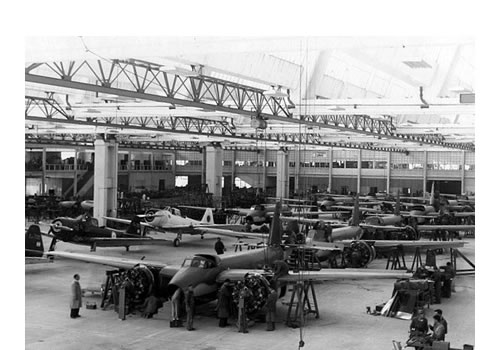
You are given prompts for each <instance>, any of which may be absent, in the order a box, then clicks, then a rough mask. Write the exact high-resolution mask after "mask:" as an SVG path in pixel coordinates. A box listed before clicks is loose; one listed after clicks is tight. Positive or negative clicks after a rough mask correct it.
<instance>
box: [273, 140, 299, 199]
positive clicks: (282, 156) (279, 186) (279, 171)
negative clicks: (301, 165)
mask: <svg viewBox="0 0 500 350" xmlns="http://www.w3.org/2000/svg"><path fill="white" fill-rule="evenodd" d="M288 165H289V164H288V151H285V150H283V149H279V150H278V156H277V159H276V197H278V198H288V192H289V188H288ZM295 167H297V164H295Z"/></svg>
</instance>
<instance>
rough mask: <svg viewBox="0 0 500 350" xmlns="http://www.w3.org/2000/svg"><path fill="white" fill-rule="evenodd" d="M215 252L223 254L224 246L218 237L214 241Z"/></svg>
mask: <svg viewBox="0 0 500 350" xmlns="http://www.w3.org/2000/svg"><path fill="white" fill-rule="evenodd" d="M214 248H215V252H216V253H217V255H221V254H224V251H225V250H226V247H224V243H222V240H221V239H220V237H217V241H216V242H215V246H214Z"/></svg>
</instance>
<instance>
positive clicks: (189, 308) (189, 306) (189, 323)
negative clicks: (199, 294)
mask: <svg viewBox="0 0 500 350" xmlns="http://www.w3.org/2000/svg"><path fill="white" fill-rule="evenodd" d="M186 314H187V320H186V329H187V330H188V331H194V328H193V317H194V291H193V285H192V284H190V285H189V286H188V287H187V290H186Z"/></svg>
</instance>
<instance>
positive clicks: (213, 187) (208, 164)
mask: <svg viewBox="0 0 500 350" xmlns="http://www.w3.org/2000/svg"><path fill="white" fill-rule="evenodd" d="M205 155H206V161H205V169H206V175H205V177H206V182H205V183H206V184H207V185H208V191H209V192H210V193H212V194H213V197H212V198H213V200H214V205H215V204H216V203H219V202H220V200H221V197H222V159H223V158H222V148H221V147H220V145H219V146H206V147H205Z"/></svg>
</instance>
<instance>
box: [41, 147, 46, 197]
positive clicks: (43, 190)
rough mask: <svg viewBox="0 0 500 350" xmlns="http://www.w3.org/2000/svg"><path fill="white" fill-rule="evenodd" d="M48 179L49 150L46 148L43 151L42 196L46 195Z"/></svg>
mask: <svg viewBox="0 0 500 350" xmlns="http://www.w3.org/2000/svg"><path fill="white" fill-rule="evenodd" d="M46 178H47V149H46V148H45V147H44V148H43V149H42V190H41V194H42V195H44V194H45V186H46V183H45V181H46Z"/></svg>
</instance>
